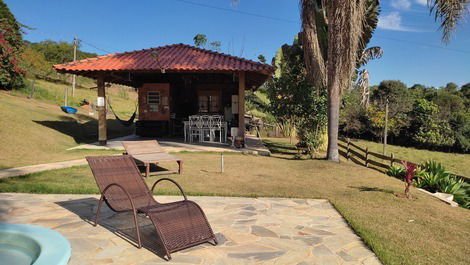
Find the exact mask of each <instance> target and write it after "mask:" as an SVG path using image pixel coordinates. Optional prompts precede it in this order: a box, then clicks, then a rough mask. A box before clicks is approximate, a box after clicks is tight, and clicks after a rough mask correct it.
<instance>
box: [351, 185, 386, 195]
mask: <svg viewBox="0 0 470 265" xmlns="http://www.w3.org/2000/svg"><path fill="white" fill-rule="evenodd" d="M348 187H349V188H352V189H357V190H359V191H361V192H371V191H372V192H383V193H389V194H394V192H393V191H392V190H389V189H382V188H377V187H367V186H359V187H355V186H348Z"/></svg>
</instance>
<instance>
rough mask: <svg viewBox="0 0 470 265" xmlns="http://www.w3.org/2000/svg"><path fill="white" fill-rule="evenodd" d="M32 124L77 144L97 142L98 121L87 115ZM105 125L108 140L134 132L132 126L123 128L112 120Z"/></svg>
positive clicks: (74, 115) (62, 117)
mask: <svg viewBox="0 0 470 265" xmlns="http://www.w3.org/2000/svg"><path fill="white" fill-rule="evenodd" d="M34 122H35V123H37V124H40V125H42V126H45V127H48V128H50V129H53V130H56V131H58V132H60V133H62V134H65V135H68V136H70V137H72V138H73V139H74V141H75V142H76V143H77V144H81V143H92V142H95V141H97V140H98V121H97V120H96V119H95V118H93V117H90V116H87V115H83V114H73V115H70V116H65V115H62V116H60V120H53V121H34ZM106 123H107V134H108V138H114V137H119V136H125V135H129V134H132V133H133V132H134V128H133V126H130V127H124V126H122V125H121V124H120V123H119V122H118V121H117V120H114V119H108V120H107V121H106Z"/></svg>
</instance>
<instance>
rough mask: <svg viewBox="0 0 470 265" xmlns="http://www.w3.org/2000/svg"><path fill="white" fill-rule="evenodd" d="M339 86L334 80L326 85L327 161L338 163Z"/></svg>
mask: <svg viewBox="0 0 470 265" xmlns="http://www.w3.org/2000/svg"><path fill="white" fill-rule="evenodd" d="M340 90H341V88H340V86H339V83H338V82H337V81H336V79H332V80H331V82H329V84H328V149H327V150H328V151H327V159H328V160H332V161H339V153H338V127H339V107H340V106H339V105H340V101H341V100H340Z"/></svg>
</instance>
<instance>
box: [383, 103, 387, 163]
mask: <svg viewBox="0 0 470 265" xmlns="http://www.w3.org/2000/svg"><path fill="white" fill-rule="evenodd" d="M387 134H388V98H387V101H386V102H385V129H384V150H383V154H384V155H385V153H386V151H387Z"/></svg>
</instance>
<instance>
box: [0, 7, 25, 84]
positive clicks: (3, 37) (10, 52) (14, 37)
mask: <svg viewBox="0 0 470 265" xmlns="http://www.w3.org/2000/svg"><path fill="white" fill-rule="evenodd" d="M22 47H23V38H22V36H21V26H20V24H19V23H18V21H16V19H15V17H14V16H13V14H12V13H11V12H10V9H8V6H7V5H6V4H5V3H4V2H3V1H2V0H0V89H7V90H10V89H16V88H19V87H21V86H22V85H23V70H22V69H20V67H19V63H20V59H19V56H20V52H21V49H22Z"/></svg>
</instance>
